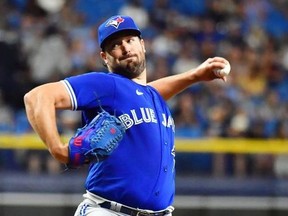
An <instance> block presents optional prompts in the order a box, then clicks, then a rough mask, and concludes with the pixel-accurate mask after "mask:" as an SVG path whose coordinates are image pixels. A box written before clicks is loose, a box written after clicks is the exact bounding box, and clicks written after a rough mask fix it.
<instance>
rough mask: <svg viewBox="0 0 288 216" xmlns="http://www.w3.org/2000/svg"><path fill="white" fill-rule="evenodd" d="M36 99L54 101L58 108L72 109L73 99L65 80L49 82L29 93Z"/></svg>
mask: <svg viewBox="0 0 288 216" xmlns="http://www.w3.org/2000/svg"><path fill="white" fill-rule="evenodd" d="M29 94H30V95H31V97H32V100H33V98H34V100H35V101H39V102H40V101H41V103H43V105H44V104H45V103H53V105H54V107H55V108H56V109H71V99H70V96H69V94H68V90H67V89H66V87H65V85H64V83H63V82H53V83H47V84H44V85H41V86H38V87H36V88H35V89H33V90H31V92H30V93H29Z"/></svg>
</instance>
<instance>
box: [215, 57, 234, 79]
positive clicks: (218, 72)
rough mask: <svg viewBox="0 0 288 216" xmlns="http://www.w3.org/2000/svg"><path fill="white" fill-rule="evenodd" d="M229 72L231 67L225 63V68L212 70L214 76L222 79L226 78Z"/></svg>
mask: <svg viewBox="0 0 288 216" xmlns="http://www.w3.org/2000/svg"><path fill="white" fill-rule="evenodd" d="M230 70H231V66H230V63H229V62H228V61H227V63H226V65H225V67H224V68H221V69H215V70H214V74H215V75H216V76H217V77H224V76H227V75H228V74H229V73H230Z"/></svg>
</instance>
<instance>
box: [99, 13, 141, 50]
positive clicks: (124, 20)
mask: <svg viewBox="0 0 288 216" xmlns="http://www.w3.org/2000/svg"><path fill="white" fill-rule="evenodd" d="M122 31H131V32H134V33H136V35H138V36H140V35H141V31H140V29H139V28H138V26H137V25H136V23H135V22H134V20H133V19H132V18H131V17H130V16H122V15H116V16H112V17H110V18H109V19H107V20H106V21H105V22H104V23H102V24H101V25H100V26H99V28H98V43H99V45H100V47H101V48H102V49H103V45H104V41H105V40H107V39H108V38H109V37H110V36H112V35H114V34H115V33H118V32H122Z"/></svg>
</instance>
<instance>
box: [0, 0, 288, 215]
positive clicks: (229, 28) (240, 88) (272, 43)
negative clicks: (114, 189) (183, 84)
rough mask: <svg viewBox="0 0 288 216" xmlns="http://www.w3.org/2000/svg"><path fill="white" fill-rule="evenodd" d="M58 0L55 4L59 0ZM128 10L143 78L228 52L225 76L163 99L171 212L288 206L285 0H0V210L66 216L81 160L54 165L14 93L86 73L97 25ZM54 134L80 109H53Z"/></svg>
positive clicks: (71, 126)
mask: <svg viewBox="0 0 288 216" xmlns="http://www.w3.org/2000/svg"><path fill="white" fill-rule="evenodd" d="M62 3H63V4H62ZM118 13H119V14H121V13H122V14H128V15H131V16H133V17H135V19H136V22H137V23H139V26H140V28H141V29H143V37H144V38H145V42H146V47H147V60H148V71H149V74H148V76H149V77H148V78H149V80H153V79H156V78H159V77H162V76H166V75H170V74H175V73H177V72H181V71H185V70H186V69H190V68H191V67H195V66H196V65H198V64H199V63H201V62H202V61H204V60H205V59H206V58H208V57H211V56H223V57H226V58H227V59H229V61H230V63H231V66H232V72H231V75H230V76H229V78H228V81H227V83H223V82H221V81H213V82H209V83H201V84H196V85H193V86H191V88H189V89H187V90H186V91H185V92H183V93H182V94H181V95H179V96H177V97H175V98H173V99H172V100H171V101H169V105H170V107H171V110H172V112H173V116H174V119H175V123H176V136H177V140H176V151H177V156H176V157H177V158H176V159H177V163H176V166H177V167H176V168H177V179H176V181H177V182H176V183H177V186H176V189H177V190H176V192H177V196H176V200H175V207H176V211H175V214H174V215H176V216H181V215H196V216H217V215H221V216H225V215H231V214H233V215H235V216H237V215H239V216H240V215H252V216H253V215H255V216H257V215H261V216H266V215H267V216H278V215H279V216H281V215H284V214H285V215H287V212H288V206H287V203H288V181H287V179H288V165H287V163H288V155H287V154H288V142H287V138H288V94H287V93H288V43H287V42H288V2H287V1H285V0H178V1H174V0H138V1H134V0H133V1H128V0H110V1H100V0H72V1H65V0H57V1H56V0H55V1H53V0H49V1H46V0H3V1H1V3H0V14H1V15H0V59H1V60H0V133H1V134H0V215H1V216H6V215H9V216H10V215H17V216H26V215H40V214H41V215H43V216H45V215H55V216H62V215H72V213H73V211H74V209H75V207H76V206H77V204H78V202H79V201H80V200H81V193H83V182H84V179H85V171H86V170H85V169H82V170H77V172H73V171H68V172H63V170H64V167H62V166H61V165H60V164H58V163H57V162H56V161H55V160H54V159H52V158H51V157H50V155H49V154H48V152H47V151H45V148H44V145H43V144H41V142H40V141H39V139H38V138H37V137H35V136H34V134H33V133H32V130H31V128H30V126H29V124H28V122H27V119H26V116H25V112H24V109H23V108H24V107H23V95H24V94H25V92H27V91H29V90H30V89H31V88H33V87H34V86H36V85H39V84H42V83H45V82H48V81H56V80H59V79H62V78H63V77H65V76H69V75H75V74H79V73H83V72H89V71H93V70H104V68H103V66H102V64H101V61H100V59H99V55H98V53H99V49H98V45H97V34H96V30H97V26H98V24H99V23H100V22H101V21H102V20H103V19H105V18H107V17H109V16H111V15H114V14H118ZM58 114H59V119H58V124H59V128H60V130H61V133H62V135H63V139H67V137H69V136H71V134H73V132H74V130H75V128H77V127H78V126H79V114H78V113H77V112H70V111H59V113H58Z"/></svg>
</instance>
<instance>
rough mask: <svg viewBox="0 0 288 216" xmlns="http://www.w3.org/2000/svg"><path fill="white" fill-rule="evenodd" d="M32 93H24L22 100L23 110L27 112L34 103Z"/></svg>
mask: <svg viewBox="0 0 288 216" xmlns="http://www.w3.org/2000/svg"><path fill="white" fill-rule="evenodd" d="M33 98H34V96H33V93H32V92H31V91H30V92H28V93H26V94H25V95H24V97H23V100H24V105H25V109H26V110H27V109H28V108H29V107H31V106H32V104H33V101H35V99H33Z"/></svg>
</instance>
